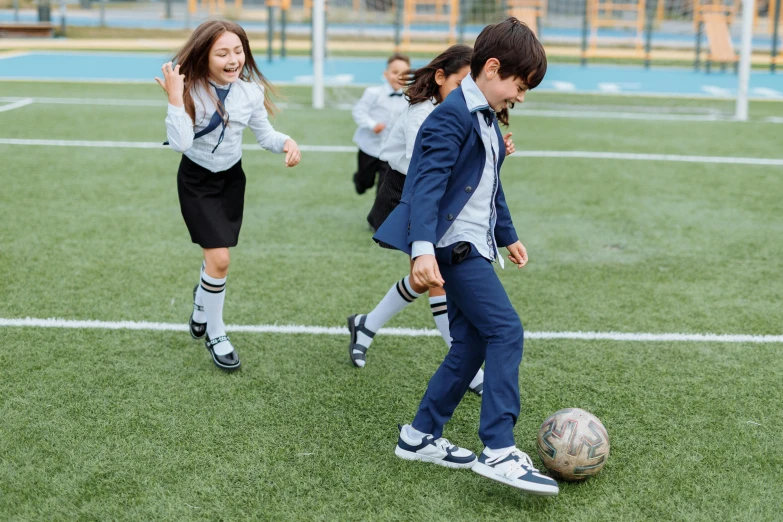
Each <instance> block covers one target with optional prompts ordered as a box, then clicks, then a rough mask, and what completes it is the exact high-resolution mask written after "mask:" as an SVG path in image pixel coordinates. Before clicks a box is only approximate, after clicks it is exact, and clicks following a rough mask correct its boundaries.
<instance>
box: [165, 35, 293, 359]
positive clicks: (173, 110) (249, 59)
mask: <svg viewBox="0 0 783 522" xmlns="http://www.w3.org/2000/svg"><path fill="white" fill-rule="evenodd" d="M174 64H176V65H174ZM163 77H164V79H163V80H161V79H159V78H155V80H156V81H157V82H158V84H159V85H160V86H161V87H162V88H163V90H164V91H165V92H166V94H167V95H168V99H169V105H168V115H167V116H166V133H167V135H168V142H166V144H170V145H171V148H172V149H174V150H175V151H177V152H181V153H182V160H181V161H180V164H179V171H178V173H177V188H178V193H179V203H180V209H181V211H182V217H183V218H184V219H185V224H186V225H187V227H188V231H189V232H190V237H191V240H192V241H193V242H194V243H197V244H198V245H200V246H201V248H202V249H203V255H204V261H203V263H202V265H201V274H200V278H199V284H198V285H197V286H196V290H195V292H194V302H193V313H192V314H191V316H190V334H191V336H193V337H194V338H196V339H200V338H205V344H206V347H207V350H208V351H209V353H210V355H211V356H212V362H213V363H214V364H215V365H216V366H217V367H218V368H220V369H222V370H226V371H233V370H236V369H238V368H239V366H240V361H239V355H237V352H236V350H234V347H233V345H232V344H231V341H230V340H229V338H228V335H226V329H225V325H224V324H223V302H224V300H225V296H226V276H227V274H228V265H229V250H228V249H229V247H234V246H236V245H237V242H238V240H239V230H240V228H241V226H242V214H243V209H244V203H245V173H244V171H243V170H242V131H243V130H244V128H245V127H250V129H251V130H252V131H253V133H254V134H255V135H256V139H257V140H258V144H259V145H261V147H263V148H265V149H267V150H269V151H272V152H275V153H285V154H286V156H285V166H286V167H293V166H295V165H296V164H297V163H299V159H300V152H299V147H298V146H297V144H296V142H295V141H294V140H292V139H291V138H290V137H288V136H286V135H285V134H282V133H280V132H277V131H275V129H274V128H272V125H271V124H270V123H269V119H268V118H267V115H268V113H269V112H273V111H274V105H273V104H272V102H271V100H270V99H269V94H268V93H269V91H272V92H274V91H273V88H272V86H271V84H270V83H269V82H268V81H267V80H266V78H264V75H263V74H261V71H259V69H258V66H257V65H256V62H255V60H254V59H253V55H252V54H251V52H250V45H249V42H248V39H247V35H246V34H245V31H244V29H242V27H241V26H239V25H238V24H235V23H233V22H229V21H227V20H211V21H207V22H204V23H202V24H201V25H199V26H198V28H196V30H195V31H194V32H193V34H192V35H191V36H190V38H189V39H188V41H187V43H185V46H184V47H183V48H182V49H181V50H180V51H179V52H178V53H177V55H176V57H175V58H174V62H173V63H172V62H168V63H166V64H164V65H163Z"/></svg>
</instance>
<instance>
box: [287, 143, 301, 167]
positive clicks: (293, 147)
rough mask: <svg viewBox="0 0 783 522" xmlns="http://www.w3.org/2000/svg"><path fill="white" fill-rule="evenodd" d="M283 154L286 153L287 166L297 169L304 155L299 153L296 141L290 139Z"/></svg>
mask: <svg viewBox="0 0 783 522" xmlns="http://www.w3.org/2000/svg"><path fill="white" fill-rule="evenodd" d="M283 152H285V166H286V167H295V166H296V165H297V164H298V163H299V160H301V159H302V153H301V152H300V151H299V145H297V144H296V142H295V141H294V140H292V139H291V138H288V139H287V140H285V143H283Z"/></svg>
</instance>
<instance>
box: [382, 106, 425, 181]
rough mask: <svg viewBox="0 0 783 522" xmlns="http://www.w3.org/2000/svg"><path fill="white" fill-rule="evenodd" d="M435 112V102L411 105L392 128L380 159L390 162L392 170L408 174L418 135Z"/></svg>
mask: <svg viewBox="0 0 783 522" xmlns="http://www.w3.org/2000/svg"><path fill="white" fill-rule="evenodd" d="M433 110H435V101H434V100H430V101H424V102H420V103H417V104H416V105H409V106H408V108H407V109H405V112H403V113H402V115H401V116H400V117H399V118H398V119H397V121H396V123H395V124H394V127H392V130H391V132H390V133H389V137H388V139H387V140H386V143H384V144H383V148H382V149H381V155H380V158H381V159H382V160H383V161H386V162H388V163H389V165H390V166H391V168H393V169H394V170H396V171H397V172H400V173H402V174H406V175H407V174H408V166H409V165H410V163H411V158H412V157H413V145H414V144H415V143H416V135H417V134H418V133H419V128H420V127H421V125H422V123H424V120H426V119H427V116H429V115H430V113H431V112H432V111H433Z"/></svg>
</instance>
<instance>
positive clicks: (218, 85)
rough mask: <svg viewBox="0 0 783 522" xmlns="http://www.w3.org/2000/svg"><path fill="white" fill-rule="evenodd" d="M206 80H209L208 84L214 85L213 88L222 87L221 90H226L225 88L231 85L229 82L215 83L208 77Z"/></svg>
mask: <svg viewBox="0 0 783 522" xmlns="http://www.w3.org/2000/svg"><path fill="white" fill-rule="evenodd" d="M207 81H208V82H209V84H210V85H211V86H212V87H214V88H215V89H223V90H226V89H228V88H229V87H231V84H230V83H227V84H225V85H220V84H219V83H215V82H213V81H212V80H210V79H207Z"/></svg>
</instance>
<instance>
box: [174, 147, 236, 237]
mask: <svg viewBox="0 0 783 522" xmlns="http://www.w3.org/2000/svg"><path fill="white" fill-rule="evenodd" d="M177 192H178V193H179V207H180V210H182V217H183V218H185V225H187V227H188V232H190V239H191V240H192V241H193V242H194V243H196V244H198V245H200V246H201V248H227V247H234V246H236V245H237V242H238V241H239V229H240V228H242V213H243V211H244V208H245V172H244V171H243V170H242V160H239V161H238V162H237V163H236V164H235V165H234V166H233V167H231V168H230V169H228V170H226V171H223V172H210V171H209V170H207V169H205V168H204V167H202V166H201V165H199V164H197V163H195V162H194V161H193V160H191V159H190V158H188V157H187V156H185V155H184V154H183V155H182V161H181V162H180V164H179V171H178V172H177Z"/></svg>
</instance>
